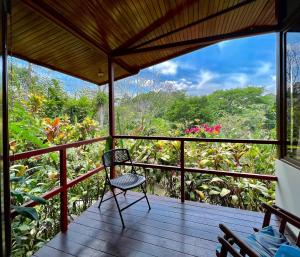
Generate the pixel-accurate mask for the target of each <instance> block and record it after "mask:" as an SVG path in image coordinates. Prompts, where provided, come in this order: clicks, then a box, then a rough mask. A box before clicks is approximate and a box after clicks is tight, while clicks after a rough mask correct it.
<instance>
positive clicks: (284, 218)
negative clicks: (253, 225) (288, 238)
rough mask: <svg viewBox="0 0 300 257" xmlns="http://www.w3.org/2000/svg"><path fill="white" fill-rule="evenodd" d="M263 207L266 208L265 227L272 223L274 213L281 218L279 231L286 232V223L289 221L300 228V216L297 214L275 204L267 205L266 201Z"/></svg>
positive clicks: (298, 239)
mask: <svg viewBox="0 0 300 257" xmlns="http://www.w3.org/2000/svg"><path fill="white" fill-rule="evenodd" d="M262 207H263V208H264V209H265V210H266V212H265V217H264V222H263V227H266V226H268V225H269V224H270V220H271V215H272V214H274V215H275V216H277V217H279V218H280V226H279V232H280V233H282V234H284V231H285V227H286V224H287V223H289V224H291V225H293V226H295V227H296V228H298V229H300V218H299V217H297V216H295V215H294V214H292V213H289V212H288V211H286V210H284V209H282V208H280V207H278V206H276V205H273V206H270V205H267V204H265V203H263V204H262ZM296 244H297V246H299V247H300V232H299V233H298V237H297V239H296Z"/></svg>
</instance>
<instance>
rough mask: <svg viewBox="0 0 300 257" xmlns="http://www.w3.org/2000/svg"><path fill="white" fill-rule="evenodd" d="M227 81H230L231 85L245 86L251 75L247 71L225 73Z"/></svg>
mask: <svg viewBox="0 0 300 257" xmlns="http://www.w3.org/2000/svg"><path fill="white" fill-rule="evenodd" d="M224 81H225V83H230V85H231V87H245V86H247V85H248V84H249V77H248V75H247V74H246V73H231V74H229V75H228V74H225V76H224Z"/></svg>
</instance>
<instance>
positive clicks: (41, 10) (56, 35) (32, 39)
mask: <svg viewBox="0 0 300 257" xmlns="http://www.w3.org/2000/svg"><path fill="white" fill-rule="evenodd" d="M278 3H279V1H277V0H243V1H240V0H226V1H219V0H178V1H174V0H164V1H161V0H149V1H135V0H122V1H121V0H116V1H111V0H102V1H80V0H65V1H60V0H39V1H31V0H14V1H12V16H11V17H12V18H11V24H10V26H11V30H12V33H11V35H10V36H9V41H10V42H9V53H10V54H12V55H13V56H16V57H19V58H22V59H25V60H28V61H30V62H32V63H35V64H38V65H42V66H45V67H48V68H51V69H54V70H57V71H60V72H63V73H66V74H69V75H72V76H74V77H78V78H81V79H83V80H86V81H89V82H92V83H96V84H99V85H101V84H105V83H107V81H108V57H111V58H113V59H114V62H115V72H114V74H115V80H118V79H121V78H124V77H127V76H130V75H133V74H136V73H137V72H139V70H141V69H143V68H146V67H149V66H151V65H154V64H156V63H159V62H162V61H165V60H168V59H170V58H173V57H176V56H179V55H182V54H184V53H187V52H190V51H194V50H196V49H200V48H203V47H205V46H208V45H210V44H213V43H217V42H220V41H222V40H226V39H232V38H237V37H242V36H249V35H255V34H260V33H267V32H273V31H276V30H277V28H278V24H279V21H278V20H279V19H278V16H279V15H278V12H279V6H278ZM99 72H101V73H103V76H99Z"/></svg>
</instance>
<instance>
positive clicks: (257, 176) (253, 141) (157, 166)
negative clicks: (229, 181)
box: [114, 135, 279, 202]
mask: <svg viewBox="0 0 300 257" xmlns="http://www.w3.org/2000/svg"><path fill="white" fill-rule="evenodd" d="M114 138H116V139H134V140H166V141H179V142H180V166H170V165H160V164H148V163H136V162H135V163H134V165H135V166H138V167H142V168H149V169H162V170H176V171H180V195H181V202H184V192H185V180H184V178H185V176H184V175H185V172H193V173H204V174H213V175H217V176H231V177H240V178H251V179H261V180H269V181H277V177H276V176H273V175H264V174H254V173H245V172H233V171H222V170H211V169H199V168H188V167H185V155H184V149H185V147H184V143H185V142H219V143H241V144H268V145H270V144H271V145H279V141H278V140H257V139H251V140H250V139H228V138H195V137H193V138H191V137H162V136H128V135H118V136H114Z"/></svg>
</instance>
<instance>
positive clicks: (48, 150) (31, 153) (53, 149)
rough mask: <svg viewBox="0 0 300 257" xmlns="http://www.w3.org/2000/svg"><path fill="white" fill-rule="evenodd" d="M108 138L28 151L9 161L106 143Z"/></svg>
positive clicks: (11, 157)
mask: <svg viewBox="0 0 300 257" xmlns="http://www.w3.org/2000/svg"><path fill="white" fill-rule="evenodd" d="M107 138H108V137H98V138H93V139H88V140H83V141H78V142H74V143H68V144H63V145H55V146H51V147H47V148H42V149H37V150H32V151H27V152H23V153H17V154H14V155H11V156H10V157H9V160H10V161H18V160H22V159H28V158H30V157H33V156H37V155H41V154H46V153H52V152H56V151H60V150H63V149H68V148H73V147H79V146H82V145H88V144H92V143H96V142H100V141H104V140H106V139H107Z"/></svg>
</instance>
